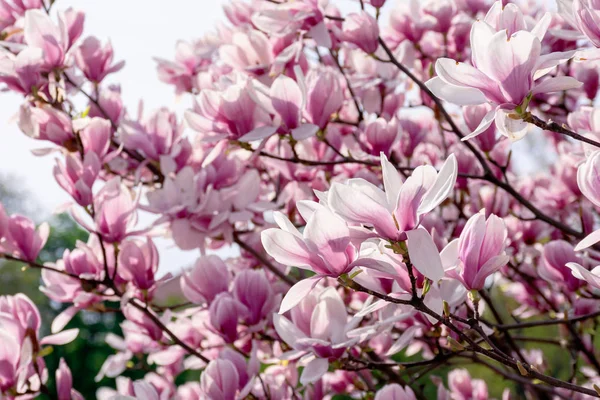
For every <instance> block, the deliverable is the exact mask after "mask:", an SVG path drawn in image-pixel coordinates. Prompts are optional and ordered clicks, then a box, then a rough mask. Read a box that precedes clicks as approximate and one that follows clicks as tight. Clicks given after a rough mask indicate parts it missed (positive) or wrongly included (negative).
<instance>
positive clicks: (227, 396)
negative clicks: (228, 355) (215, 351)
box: [200, 359, 240, 400]
mask: <svg viewBox="0 0 600 400" xmlns="http://www.w3.org/2000/svg"><path fill="white" fill-rule="evenodd" d="M239 379H240V378H239V375H238V372H237V369H236V367H235V365H234V364H233V363H232V362H231V361H229V360H225V359H217V360H213V361H211V362H210V363H208V366H207V367H206V369H205V370H204V372H203V373H202V375H201V376H200V390H201V391H202V393H203V394H204V396H206V398H209V399H220V400H236V399H237V397H236V394H237V391H238V387H239Z"/></svg>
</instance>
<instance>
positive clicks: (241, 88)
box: [185, 80, 277, 142]
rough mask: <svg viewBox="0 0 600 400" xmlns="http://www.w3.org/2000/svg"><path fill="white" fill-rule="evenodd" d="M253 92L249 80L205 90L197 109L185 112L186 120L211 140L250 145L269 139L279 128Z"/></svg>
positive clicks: (201, 94) (199, 98)
mask: <svg viewBox="0 0 600 400" xmlns="http://www.w3.org/2000/svg"><path fill="white" fill-rule="evenodd" d="M252 93H254V89H253V87H252V83H251V82H250V80H245V81H241V82H237V83H235V84H232V85H230V86H228V87H226V88H224V90H220V91H217V90H208V89H205V90H203V91H202V92H201V93H200V96H198V98H197V101H196V104H195V107H194V110H193V111H187V112H186V114H185V118H186V121H187V123H188V124H189V126H190V128H192V129H193V130H195V131H197V132H200V133H201V134H203V135H205V137H206V139H210V140H215V139H225V138H228V139H231V140H240V141H242V142H248V141H252V140H259V139H264V138H266V137H269V136H271V135H272V134H274V133H275V132H276V130H277V128H276V127H274V126H272V120H271V118H270V116H269V114H268V113H267V112H266V111H265V110H264V109H263V108H262V107H260V106H259V105H258V104H257V102H256V101H255V100H254V99H256V98H257V95H256V94H252Z"/></svg>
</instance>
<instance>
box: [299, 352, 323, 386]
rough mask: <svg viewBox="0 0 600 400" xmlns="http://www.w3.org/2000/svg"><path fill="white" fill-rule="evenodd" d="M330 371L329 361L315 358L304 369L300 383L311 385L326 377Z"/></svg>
mask: <svg viewBox="0 0 600 400" xmlns="http://www.w3.org/2000/svg"><path fill="white" fill-rule="evenodd" d="M328 369H329V361H327V360H326V359H325V358H315V359H314V360H312V361H311V362H309V363H308V364H306V366H305V367H304V370H303V371H302V376H300V383H301V384H302V385H308V384H309V383H313V382H316V381H318V380H319V379H321V377H322V376H323V375H325V373H326V372H327V370H328Z"/></svg>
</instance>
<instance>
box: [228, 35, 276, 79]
mask: <svg viewBox="0 0 600 400" xmlns="http://www.w3.org/2000/svg"><path fill="white" fill-rule="evenodd" d="M219 56H220V57H221V60H223V62H224V63H225V64H227V65H229V66H231V67H232V68H234V69H238V70H242V71H246V72H249V73H252V74H254V75H257V76H260V75H263V74H265V73H267V72H268V71H269V68H270V66H271V64H272V62H273V59H274V56H273V49H272V46H271V43H270V42H269V39H268V38H267V36H266V35H265V34H264V33H262V32H260V31H257V30H251V31H248V32H235V33H234V34H233V36H232V38H231V44H224V45H222V46H221V47H220V48H219Z"/></svg>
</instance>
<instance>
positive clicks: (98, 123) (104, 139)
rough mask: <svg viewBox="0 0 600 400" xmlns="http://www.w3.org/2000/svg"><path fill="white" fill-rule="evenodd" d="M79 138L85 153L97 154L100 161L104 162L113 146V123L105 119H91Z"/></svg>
mask: <svg viewBox="0 0 600 400" xmlns="http://www.w3.org/2000/svg"><path fill="white" fill-rule="evenodd" d="M79 137H80V138H81V144H82V145H83V151H84V153H86V154H87V153H90V152H92V153H95V154H96V155H97V156H98V158H99V159H100V160H104V158H105V156H106V155H107V154H108V151H109V149H110V144H111V138H112V126H111V123H110V121H109V120H107V119H104V118H98V117H94V118H91V119H90V120H89V121H87V123H86V124H85V126H84V128H83V129H82V130H81V131H80V132H79Z"/></svg>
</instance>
